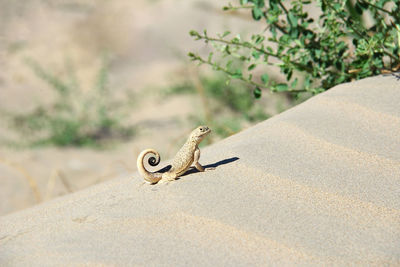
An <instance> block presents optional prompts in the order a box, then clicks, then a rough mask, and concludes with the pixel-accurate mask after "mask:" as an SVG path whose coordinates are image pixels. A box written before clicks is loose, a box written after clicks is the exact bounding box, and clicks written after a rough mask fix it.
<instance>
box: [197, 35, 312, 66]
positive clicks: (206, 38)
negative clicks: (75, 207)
mask: <svg viewBox="0 0 400 267" xmlns="http://www.w3.org/2000/svg"><path fill="white" fill-rule="evenodd" d="M196 36H197V38H199V39H204V40H206V41H214V42H219V43H224V44H228V45H238V46H242V47H245V48H249V49H254V50H256V51H258V52H260V53H262V54H264V55H267V56H272V57H275V58H277V59H281V58H280V56H279V55H277V54H274V53H270V52H268V51H265V50H264V49H262V48H259V47H256V46H254V45H252V44H251V43H241V42H234V43H233V42H231V41H227V40H224V39H218V38H213V37H208V36H206V35H201V34H196ZM290 63H291V64H293V65H294V66H296V67H298V68H301V69H304V70H306V71H308V72H311V71H312V68H310V67H308V66H306V65H303V64H300V63H298V62H294V61H290Z"/></svg>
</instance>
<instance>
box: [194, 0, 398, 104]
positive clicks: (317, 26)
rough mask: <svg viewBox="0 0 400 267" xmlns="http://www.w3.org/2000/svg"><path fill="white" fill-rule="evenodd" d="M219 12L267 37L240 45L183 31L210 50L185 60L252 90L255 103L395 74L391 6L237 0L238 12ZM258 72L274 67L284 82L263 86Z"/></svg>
mask: <svg viewBox="0 0 400 267" xmlns="http://www.w3.org/2000/svg"><path fill="white" fill-rule="evenodd" d="M266 2H267V3H266ZM310 6H313V7H314V8H319V11H318V12H317V14H320V15H319V17H318V16H316V15H314V17H313V16H310V14H308V12H307V11H306V10H307V8H308V7H310ZM223 9H224V10H227V11H229V10H231V11H232V10H240V9H246V10H249V11H250V12H251V15H252V18H253V19H254V20H255V21H257V22H258V23H265V24H266V31H267V32H265V33H264V32H263V33H258V34H253V35H252V36H251V38H250V39H248V40H246V39H244V38H242V37H241V36H240V35H236V36H234V37H230V38H229V36H230V35H231V33H230V32H229V31H226V32H224V33H223V34H220V35H218V36H217V37H212V36H209V35H208V33H207V31H206V30H204V32H203V33H199V32H197V31H191V32H190V35H191V36H193V37H194V38H195V39H196V40H204V41H205V42H206V43H211V44H212V45H213V47H214V51H213V52H211V53H210V54H209V56H208V58H203V57H202V56H200V55H198V54H196V53H193V52H191V53H189V57H190V58H191V59H192V60H193V61H197V62H199V63H201V64H209V65H211V66H212V67H213V68H214V69H215V70H218V71H223V72H225V73H226V74H228V76H229V78H232V79H239V80H242V81H245V82H246V83H248V84H250V85H252V88H253V94H254V96H255V97H256V98H258V97H260V96H261V92H262V91H261V89H262V88H268V89H270V90H272V91H275V92H283V91H287V92H292V93H295V94H299V93H303V92H310V93H313V94H315V93H319V92H322V91H324V90H327V89H329V88H331V87H333V86H335V85H337V84H340V83H343V82H348V81H352V80H358V79H362V78H365V77H369V76H373V75H377V74H380V73H387V72H394V71H397V70H398V69H399V68H400V49H399V43H400V3H399V2H398V1H390V0H371V1H365V0H354V1H350V0H333V1H329V0H318V1H310V0H292V1H281V0H269V1H264V0H240V3H239V4H238V6H233V5H232V4H229V5H228V6H226V7H224V8H223ZM367 20H368V21H371V22H367ZM237 61H240V62H242V64H239V66H238V64H236V62H237ZM263 65H264V66H265V65H275V66H278V67H279V68H280V70H281V72H282V73H283V74H284V75H285V78H286V82H276V81H274V80H272V79H270V77H269V75H268V74H267V73H266V72H265V70H264V72H263ZM260 71H261V74H260V75H256V74H258V73H260Z"/></svg>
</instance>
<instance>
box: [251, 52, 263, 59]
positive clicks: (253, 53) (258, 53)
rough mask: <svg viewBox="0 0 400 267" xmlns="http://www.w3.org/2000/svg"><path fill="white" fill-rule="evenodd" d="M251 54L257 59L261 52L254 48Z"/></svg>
mask: <svg viewBox="0 0 400 267" xmlns="http://www.w3.org/2000/svg"><path fill="white" fill-rule="evenodd" d="M251 55H252V56H253V57H254V58H255V59H259V58H260V55H261V52H258V51H256V50H254V51H253V52H251Z"/></svg>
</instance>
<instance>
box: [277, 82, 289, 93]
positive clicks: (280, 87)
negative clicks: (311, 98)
mask: <svg viewBox="0 0 400 267" xmlns="http://www.w3.org/2000/svg"><path fill="white" fill-rule="evenodd" d="M275 88H276V90H277V91H278V92H284V91H287V90H288V89H289V87H288V85H287V84H286V83H278V84H277V85H276V86H275Z"/></svg>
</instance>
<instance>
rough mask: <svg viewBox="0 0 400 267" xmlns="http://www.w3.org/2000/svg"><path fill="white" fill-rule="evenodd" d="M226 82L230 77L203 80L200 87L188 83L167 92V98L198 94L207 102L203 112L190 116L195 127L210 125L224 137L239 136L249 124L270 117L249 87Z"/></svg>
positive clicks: (170, 88)
mask: <svg viewBox="0 0 400 267" xmlns="http://www.w3.org/2000/svg"><path fill="white" fill-rule="evenodd" d="M226 79H227V77H226V75H211V76H201V77H200V78H199V83H200V84H197V85H196V83H194V82H193V80H191V79H185V80H183V81H182V82H180V83H177V84H175V85H173V86H171V87H169V88H167V89H166V90H164V93H165V94H166V95H167V96H168V95H176V94H198V95H197V96H199V97H200V98H202V97H204V98H206V100H205V101H204V99H203V101H201V102H202V103H203V105H202V109H203V110H201V111H200V112H196V114H193V115H191V116H189V119H190V121H191V122H192V124H193V126H195V125H201V124H204V123H207V124H208V125H209V126H210V127H211V128H212V129H213V131H214V133H216V134H217V135H219V136H221V137H226V136H229V135H232V134H234V133H237V132H238V131H240V130H241V129H242V128H243V127H244V126H245V124H249V123H255V122H259V121H262V120H265V119H267V118H268V117H269V115H268V114H267V113H266V112H265V111H264V109H263V107H262V105H261V103H256V101H255V99H254V97H252V96H251V95H250V94H249V93H248V90H249V89H250V88H249V86H248V85H247V84H244V83H243V82H232V83H227V82H226ZM199 87H201V88H199ZM202 94H203V95H202ZM200 100H201V99H200Z"/></svg>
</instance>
